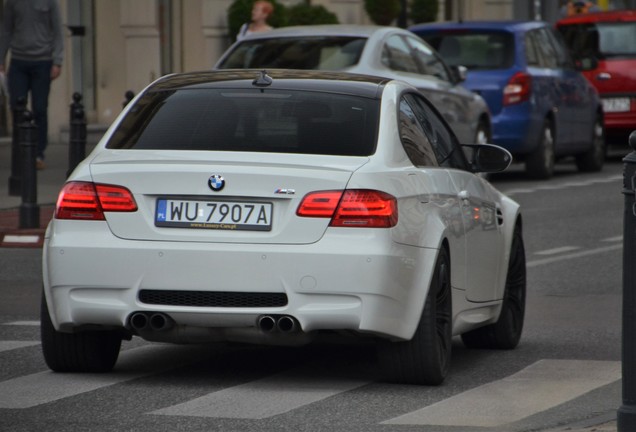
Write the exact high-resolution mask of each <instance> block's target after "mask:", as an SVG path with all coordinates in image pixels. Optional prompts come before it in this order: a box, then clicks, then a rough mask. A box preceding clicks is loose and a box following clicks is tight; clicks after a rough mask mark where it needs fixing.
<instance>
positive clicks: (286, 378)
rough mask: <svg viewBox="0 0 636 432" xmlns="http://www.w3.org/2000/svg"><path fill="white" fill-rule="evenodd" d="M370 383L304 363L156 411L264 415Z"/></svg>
mask: <svg viewBox="0 0 636 432" xmlns="http://www.w3.org/2000/svg"><path fill="white" fill-rule="evenodd" d="M366 384H369V382H367V381H358V380H349V379H346V378H334V377H333V376H328V375H327V374H324V373H320V372H319V371H316V370H315V369H313V368H310V367H303V368H298V369H294V370H291V371H287V372H283V373H280V374H277V375H273V376H270V377H267V378H263V379H260V380H257V381H252V382H248V383H245V384H241V385H238V386H235V387H230V388H227V389H224V390H220V391H217V392H213V393H210V394H207V395H205V396H202V397H199V398H197V399H193V400H191V401H188V402H185V403H182V404H179V405H173V406H171V407H167V408H164V409H160V410H157V411H154V412H152V414H160V415H180V416H196V417H223V418H235V419H264V418H268V417H272V416H275V415H278V414H283V413H285V412H288V411H291V410H294V409H296V408H300V407H302V406H305V405H308V404H311V403H314V402H318V401H320V400H323V399H326V398H328V397H331V396H335V395H337V394H339V393H343V392H346V391H349V390H353V389H355V388H357V387H361V386H363V385H366Z"/></svg>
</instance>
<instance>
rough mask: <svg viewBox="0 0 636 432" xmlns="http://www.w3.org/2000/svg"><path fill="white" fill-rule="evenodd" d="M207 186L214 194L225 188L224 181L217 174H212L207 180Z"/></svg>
mask: <svg viewBox="0 0 636 432" xmlns="http://www.w3.org/2000/svg"><path fill="white" fill-rule="evenodd" d="M208 186H210V189H212V190H213V191H214V192H219V191H220V190H221V189H223V188H224V187H225V180H224V179H223V177H221V176H220V175H218V174H214V175H213V176H211V177H210V178H209V179H208Z"/></svg>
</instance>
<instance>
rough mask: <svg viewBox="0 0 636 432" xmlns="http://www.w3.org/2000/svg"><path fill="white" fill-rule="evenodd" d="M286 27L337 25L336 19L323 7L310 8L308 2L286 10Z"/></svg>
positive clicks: (334, 15) (333, 14)
mask: <svg viewBox="0 0 636 432" xmlns="http://www.w3.org/2000/svg"><path fill="white" fill-rule="evenodd" d="M287 23H288V25H314V24H338V17H337V16H336V14H335V13H333V12H330V11H329V10H328V9H327V8H325V7H324V6H312V5H311V4H310V2H309V1H304V2H301V3H298V4H297V5H294V6H291V7H290V8H289V9H288V10H287Z"/></svg>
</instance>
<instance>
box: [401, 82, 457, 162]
mask: <svg viewBox="0 0 636 432" xmlns="http://www.w3.org/2000/svg"><path fill="white" fill-rule="evenodd" d="M404 98H405V99H406V100H407V101H408V103H409V104H410V106H411V107H412V109H413V112H414V114H415V117H416V118H417V120H418V122H419V123H420V125H422V129H423V130H424V133H425V134H426V135H427V137H428V139H429V142H430V143H431V147H432V149H433V152H434V153H435V157H436V159H437V161H438V163H439V165H440V166H443V167H447V168H459V169H466V168H467V166H468V165H467V163H466V160H465V159H464V153H463V152H462V151H461V148H460V146H459V142H458V141H457V137H455V135H454V134H453V133H452V132H451V130H450V129H449V128H448V126H446V123H445V122H444V121H443V120H442V119H441V116H440V115H439V114H438V113H437V112H436V111H435V110H434V109H432V108H431V107H430V106H429V104H428V103H427V102H426V101H425V100H424V99H423V98H422V97H420V96H418V95H415V94H409V95H405V96H404Z"/></svg>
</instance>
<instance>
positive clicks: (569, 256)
mask: <svg viewBox="0 0 636 432" xmlns="http://www.w3.org/2000/svg"><path fill="white" fill-rule="evenodd" d="M622 247H623V245H622V244H617V245H612V246H605V247H601V248H596V249H588V250H584V251H579V252H573V253H571V254H566V255H559V256H554V257H550V258H543V259H538V260H532V261H528V262H526V267H527V268H530V267H537V266H540V265H545V264H552V263H555V262H558V261H564V260H570V259H575V258H582V257H586V256H589V255H596V254H599V253H605V252H611V251H614V250H618V249H622Z"/></svg>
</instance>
